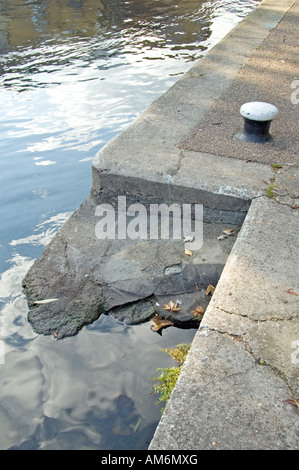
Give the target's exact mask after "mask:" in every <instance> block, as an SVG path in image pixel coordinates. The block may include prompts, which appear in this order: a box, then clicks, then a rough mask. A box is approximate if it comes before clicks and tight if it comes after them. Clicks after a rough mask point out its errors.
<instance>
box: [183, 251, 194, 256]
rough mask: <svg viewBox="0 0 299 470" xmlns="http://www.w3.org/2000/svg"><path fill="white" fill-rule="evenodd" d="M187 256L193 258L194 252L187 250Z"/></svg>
mask: <svg viewBox="0 0 299 470" xmlns="http://www.w3.org/2000/svg"><path fill="white" fill-rule="evenodd" d="M185 255H188V256H192V255H193V253H192V251H190V250H185Z"/></svg>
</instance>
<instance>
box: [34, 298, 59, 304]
mask: <svg viewBox="0 0 299 470" xmlns="http://www.w3.org/2000/svg"><path fill="white" fill-rule="evenodd" d="M56 300H58V299H45V300H36V301H35V302H34V303H35V304H38V305H39V304H49V303H51V302H56Z"/></svg>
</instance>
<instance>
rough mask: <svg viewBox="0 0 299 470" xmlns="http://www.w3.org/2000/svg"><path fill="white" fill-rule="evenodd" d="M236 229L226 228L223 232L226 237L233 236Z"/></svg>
mask: <svg viewBox="0 0 299 470" xmlns="http://www.w3.org/2000/svg"><path fill="white" fill-rule="evenodd" d="M235 230H236V229H235V228H225V229H224V230H223V233H225V234H226V235H232V234H233V233H235Z"/></svg>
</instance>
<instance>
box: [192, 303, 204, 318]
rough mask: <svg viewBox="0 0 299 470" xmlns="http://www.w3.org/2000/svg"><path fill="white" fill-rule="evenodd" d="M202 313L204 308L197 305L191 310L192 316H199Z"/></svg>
mask: <svg viewBox="0 0 299 470" xmlns="http://www.w3.org/2000/svg"><path fill="white" fill-rule="evenodd" d="M204 311H205V310H204V308H203V307H202V306H201V305H198V306H197V307H196V309H195V310H193V312H192V313H193V314H194V315H197V316H199V315H202V314H203V313H204Z"/></svg>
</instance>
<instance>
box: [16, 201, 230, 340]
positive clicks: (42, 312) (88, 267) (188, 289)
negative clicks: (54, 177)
mask: <svg viewBox="0 0 299 470" xmlns="http://www.w3.org/2000/svg"><path fill="white" fill-rule="evenodd" d="M96 207H97V204H96V203H95V202H94V200H93V199H92V198H91V197H89V198H87V199H86V201H85V202H84V203H83V204H82V205H81V206H80V207H79V209H78V210H77V211H76V212H75V213H74V214H73V215H72V216H71V217H70V218H69V220H68V221H67V222H66V223H65V224H64V226H63V227H62V228H61V229H60V230H59V231H58V232H57V234H56V235H55V236H54V238H53V239H52V241H51V242H50V244H49V245H48V246H47V247H46V249H45V251H44V252H43V254H42V256H41V257H40V258H39V259H38V260H37V261H36V262H35V263H34V265H33V266H32V267H31V269H30V270H29V272H28V274H27V275H26V277H25V279H24V280H23V287H24V289H25V291H26V295H27V298H28V303H29V307H30V311H29V314H28V319H29V322H30V323H31V325H32V327H33V328H34V330H35V331H36V332H38V333H40V334H45V335H49V334H54V335H55V337H57V338H63V337H65V336H71V335H74V334H76V333H77V332H78V331H79V330H80V329H81V328H82V327H83V326H84V325H86V324H89V323H92V322H93V321H94V320H96V319H97V318H99V316H100V315H101V314H103V313H109V314H111V315H113V316H114V317H115V318H117V319H118V320H120V321H124V322H125V323H128V324H134V323H140V322H143V321H147V320H149V319H150V318H151V317H152V316H154V315H156V314H158V315H160V316H161V317H166V316H167V317H168V318H169V320H171V321H174V322H175V323H177V324H182V323H183V322H195V323H197V324H198V321H199V318H198V317H197V316H196V315H194V314H193V313H192V311H193V310H194V309H195V308H196V306H198V305H199V304H200V305H202V306H203V308H204V309H205V308H206V307H207V305H208V302H209V300H210V297H209V296H207V295H205V290H206V287H207V286H208V285H209V284H211V285H214V286H215V285H216V284H217V282H218V280H219V278H220V275H221V272H222V269H223V267H224V265H225V262H226V259H227V256H228V254H229V252H230V250H231V247H232V245H233V243H234V241H235V236H231V237H227V238H225V239H223V240H218V239H217V237H218V236H221V234H222V231H223V229H224V228H226V225H224V224H204V243H203V246H202V248H201V249H200V250H198V251H194V253H192V256H190V255H187V254H186V253H185V249H184V240H183V239H180V240H171V239H170V240H151V239H147V240H130V239H129V238H128V239H125V240H118V239H113V240H109V239H106V240H100V239H98V238H97V237H96V233H95V227H96V223H97V221H98V218H97V217H96V216H95V210H96ZM177 300H179V302H181V303H180V310H179V311H178V312H169V311H167V310H164V307H163V306H164V304H167V303H168V302H170V301H177Z"/></svg>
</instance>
